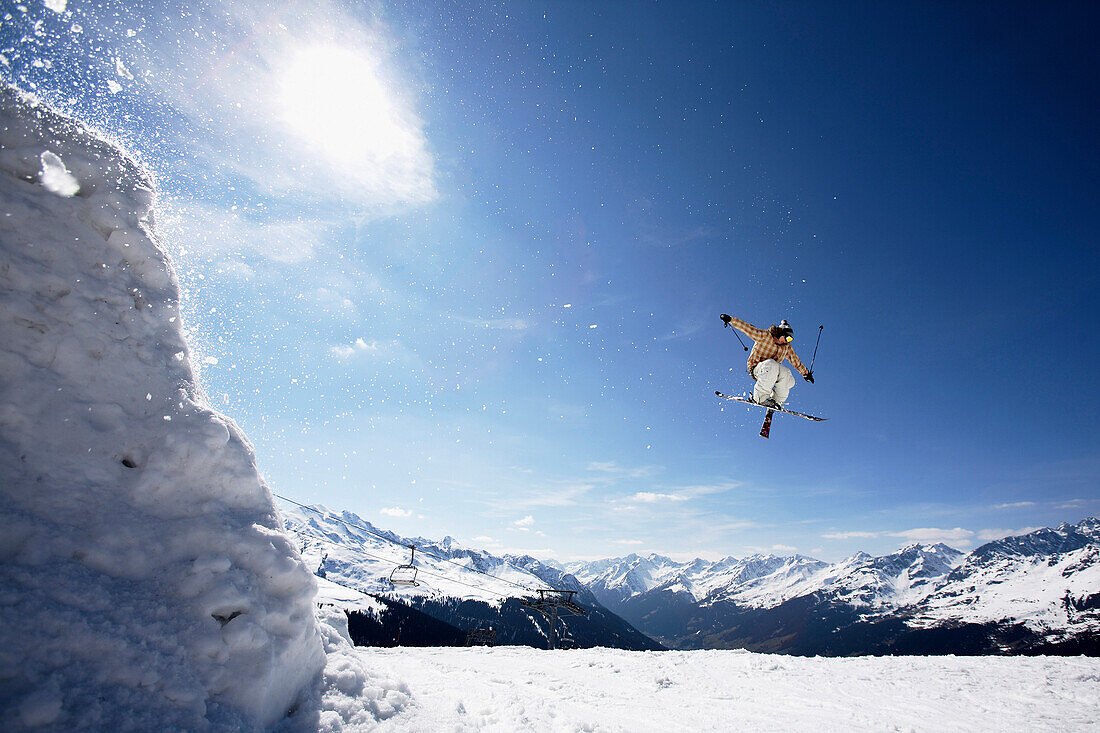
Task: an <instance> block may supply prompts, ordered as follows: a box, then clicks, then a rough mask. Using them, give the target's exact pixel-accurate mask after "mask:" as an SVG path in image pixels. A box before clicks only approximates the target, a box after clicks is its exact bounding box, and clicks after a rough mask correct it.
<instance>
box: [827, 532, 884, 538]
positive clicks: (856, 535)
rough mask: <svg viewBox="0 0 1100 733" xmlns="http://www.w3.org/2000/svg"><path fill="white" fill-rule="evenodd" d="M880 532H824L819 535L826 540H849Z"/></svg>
mask: <svg viewBox="0 0 1100 733" xmlns="http://www.w3.org/2000/svg"><path fill="white" fill-rule="evenodd" d="M879 534H881V533H880V532H864V531H855V532H826V533H824V534H822V535H821V536H822V537H824V538H825V539H827V540H851V539H857V538H858V539H866V538H869V537H878V536H879Z"/></svg>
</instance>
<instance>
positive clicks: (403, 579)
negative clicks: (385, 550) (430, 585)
mask: <svg viewBox="0 0 1100 733" xmlns="http://www.w3.org/2000/svg"><path fill="white" fill-rule="evenodd" d="M409 553H410V554H409V562H408V563H407V564H405V565H398V566H397V567H395V568H394V569H393V570H392V571H391V572H390V585H392V586H414V585H420V583H418V582H416V565H415V564H414V563H415V562H416V546H415V545H409Z"/></svg>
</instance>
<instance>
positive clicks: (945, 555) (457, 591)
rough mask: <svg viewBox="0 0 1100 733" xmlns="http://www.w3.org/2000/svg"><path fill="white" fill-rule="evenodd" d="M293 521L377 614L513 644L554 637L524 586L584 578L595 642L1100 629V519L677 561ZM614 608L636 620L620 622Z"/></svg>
mask: <svg viewBox="0 0 1100 733" xmlns="http://www.w3.org/2000/svg"><path fill="white" fill-rule="evenodd" d="M286 521H287V526H288V529H289V530H290V531H291V532H292V533H293V534H294V535H295V536H296V537H298V539H299V542H300V546H301V552H302V556H303V557H304V558H305V559H306V562H307V564H309V566H310V567H314V568H316V571H317V572H318V574H320V575H322V576H323V577H326V578H328V579H330V580H336V582H338V583H340V584H341V586H343V587H341V586H334V587H335V588H341V589H340V590H339V593H344V594H346V593H348V588H347V587H350V588H354V589H356V590H357V591H358V592H362V593H364V594H366V595H367V596H368V597H370V598H371V599H374V600H373V601H371V602H373V603H376V604H377V603H379V602H382V603H386V604H390V606H391V608H390V609H389V610H388V611H385V612H383V613H381V614H380V613H379V611H378V610H375V611H372V613H373V615H374V618H376V619H381V618H382V617H383V616H384V615H385V613H387V612H388V613H407V610H405V608H401V606H403V607H406V608H412V609H415V610H417V611H421V612H423V613H425V614H427V615H428V616H431V617H433V618H435V619H438V620H442V621H445V622H446V623H449V624H451V625H453V626H455V627H457V628H458V630H465V629H466V628H467V627H473V626H478V625H486V624H494V625H495V626H496V628H497V629H498V630H500V631H502V632H503V633H502V636H501V641H504V642H508V641H512V642H514V643H532V644H536V645H539V644H540V643H541V638H540V637H541V635H542V634H543V633H544V632H543V631H542V630H541V629H542V628H543V627H544V622H543V620H541V619H538V618H537V617H535V616H533V615H531V614H527V615H523V614H518V615H517V614H516V613H515V611H516V610H517V606H516V604H517V603H518V599H520V598H524V597H530V596H531V595H533V594H534V592H535V590H536V589H537V588H547V587H549V588H564V589H570V590H576V591H578V593H577V599H578V601H579V602H581V603H582V604H583V605H585V606H587V607H590V608H592V609H595V617H596V618H598V619H599V623H600V624H603V625H604V626H606V628H605V629H603V630H596V629H594V628H588V627H589V626H590V624H589V623H588V621H586V620H584V619H577V618H571V619H568V621H567V622H566V623H567V626H568V628H569V633H570V634H571V635H572V636H573V638H574V641H575V642H576V643H579V644H581V645H591V644H606V645H614V646H620V645H622V646H625V647H626V648H646V646H645V645H646V643H647V642H648V641H649V640H648V639H646V636H648V637H650V638H652V639H656V640H658V641H659V642H660V643H662V644H664V645H667V646H670V647H673V648H742V647H744V648H750V649H755V650H762V651H790V652H796V653H815V654H816V653H823V654H852V653H876V652H889V651H907V652H922V651H923V652H933V651H934V652H950V651H969V652H976V653H985V652H998V651H1005V650H1019V651H1028V650H1046V651H1057V650H1059V649H1070V650H1072V649H1078V648H1083V649H1085V650H1088V649H1091V648H1093V647H1094V646H1095V645H1096V641H1097V639H1098V638H1100V562H1098V560H1100V522H1098V521H1097V520H1095V519H1087V520H1084V521H1082V522H1080V523H1079V524H1077V525H1062V526H1060V527H1058V528H1056V529H1043V530H1039V531H1037V532H1032V533H1031V534H1027V535H1023V536H1019V537H1008V538H1005V539H1003V540H998V541H996V542H990V543H988V544H986V545H982V546H981V547H979V548H977V549H976V550H974V551H973V552H971V553H969V554H964V553H962V552H960V551H959V550H956V549H953V548H951V547H948V546H946V545H943V544H935V545H922V544H913V545H909V546H907V547H904V548H902V549H900V550H898V551H897V552H893V553H890V554H888V555H884V556H881V557H872V556H871V555H868V554H866V553H857V554H855V555H853V556H851V557H849V558H846V559H844V560H842V561H840V562H837V563H825V562H822V561H820V560H816V559H813V558H810V557H804V556H801V555H795V556H792V557H780V556H775V555H750V556H748V557H745V558H740V559H739V558H734V557H726V558H722V559H721V560H718V561H707V560H702V559H698V558H697V559H695V560H691V561H688V562H677V561H675V560H672V559H671V558H668V557H665V556H662V555H658V554H651V555H646V556H644V557H643V556H639V555H629V556H627V557H620V558H609V559H603V560H597V561H593V562H573V563H567V564H565V565H558V564H557V563H553V562H550V563H543V562H540V561H538V560H535V559H534V558H531V557H512V556H504V557H499V556H496V555H493V554H492V553H489V552H486V551H484V550H477V549H471V548H467V547H464V546H462V545H461V544H460V543H459V542H457V541H456V540H454V539H453V538H450V537H447V538H444V539H443V540H440V541H432V540H427V539H424V538H419V537H418V538H412V539H410V538H403V537H399V536H397V535H394V534H392V533H389V532H386V531H385V530H381V529H378V528H376V527H374V526H373V525H371V524H369V523H368V522H366V521H365V520H363V519H361V518H359V517H357V516H355V515H354V514H350V513H346V512H345V513H343V514H339V515H337V514H334V513H332V512H330V511H328V510H325V509H324V508H321V507H318V508H300V507H292V508H290V509H288V510H287V512H286ZM409 545H415V546H416V547H417V555H416V566H417V568H418V573H419V575H418V582H419V583H420V584H419V585H417V586H411V587H410V586H395V585H393V584H391V583H390V582H389V577H390V574H391V572H393V571H394V568H396V567H398V566H399V565H401V564H402V563H406V562H407V561H408V554H407V553H408V551H407V550H406V547H407V546H409ZM395 603H397V604H399V605H398V606H395V605H394V604H395ZM342 605H343V607H350V606H349V605H348V604H347V602H346V601H345V602H344V603H343V604H342ZM474 609H476V611H475V610H474ZM605 609H606V611H605ZM609 612H610V613H609ZM612 614H617V615H618V616H620V617H621V618H622V619H624V620H625V623H622V624H621V625H616V623H614V622H612V621H610V618H611V616H612ZM536 627H539V631H538V632H536V635H535V636H532V632H533V630H534V629H535V628H536ZM635 629H637V631H635ZM638 631H640V632H641V633H638ZM643 634H644V635H645V636H643ZM922 639H932V640H933V641H931V642H929V641H921V640H922ZM374 641H375V642H378V641H379V640H378V639H375V640H374ZM929 644H931V647H929V646H928V645H929ZM1082 644H1083V645H1084V647H1081V645H1082ZM952 645H955V646H952ZM1090 645H1092V646H1090Z"/></svg>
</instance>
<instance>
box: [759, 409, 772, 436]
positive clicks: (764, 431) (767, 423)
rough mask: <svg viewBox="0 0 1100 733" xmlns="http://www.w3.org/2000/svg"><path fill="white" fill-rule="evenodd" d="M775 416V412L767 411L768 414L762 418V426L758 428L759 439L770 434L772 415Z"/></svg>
mask: <svg viewBox="0 0 1100 733" xmlns="http://www.w3.org/2000/svg"><path fill="white" fill-rule="evenodd" d="M774 414H775V410H768V414H767V415H765V416H764V424H763V425H761V426H760V437H761V438H766V437H768V436H769V435H771V433H772V415H774Z"/></svg>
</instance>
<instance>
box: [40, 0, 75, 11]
mask: <svg viewBox="0 0 1100 733" xmlns="http://www.w3.org/2000/svg"><path fill="white" fill-rule="evenodd" d="M44 4H45V6H46V7H47V8H49V9H50V10H52V11H54V12H55V13H64V12H65V6H66V5H68V4H69V0H45V2H44Z"/></svg>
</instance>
